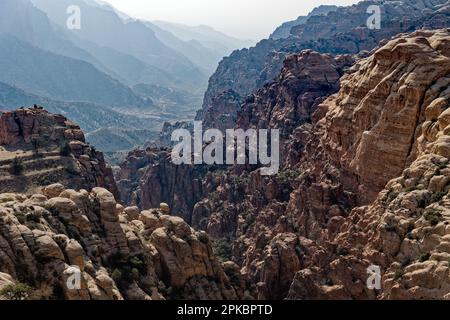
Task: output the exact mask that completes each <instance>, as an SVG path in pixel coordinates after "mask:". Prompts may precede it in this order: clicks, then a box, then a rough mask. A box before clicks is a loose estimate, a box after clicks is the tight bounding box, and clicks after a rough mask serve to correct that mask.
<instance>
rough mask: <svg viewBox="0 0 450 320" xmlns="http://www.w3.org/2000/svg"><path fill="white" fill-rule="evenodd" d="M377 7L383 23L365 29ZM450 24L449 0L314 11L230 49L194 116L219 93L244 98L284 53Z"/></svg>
mask: <svg viewBox="0 0 450 320" xmlns="http://www.w3.org/2000/svg"><path fill="white" fill-rule="evenodd" d="M372 5H376V6H379V7H380V10H381V15H382V18H381V28H380V29H369V28H368V26H367V19H368V18H369V16H370V15H371V14H372V13H368V12H367V11H368V9H369V7H370V6H372ZM449 26H450V10H449V6H448V1H447V0H433V1H430V0H426V1H415V0H405V1H384V0H371V1H361V2H360V3H358V4H357V5H353V6H349V7H342V8H339V9H338V10H336V11H331V12H329V13H328V14H327V15H326V16H325V15H313V16H312V17H310V18H309V19H308V20H307V21H306V22H305V23H304V24H300V25H298V26H296V27H293V28H292V31H291V33H292V34H291V36H289V37H288V38H280V39H267V40H262V41H260V42H259V43H258V44H257V45H256V46H255V47H252V48H249V49H242V50H238V51H235V52H233V53H232V54H231V55H230V56H229V57H226V58H224V59H223V60H222V61H221V62H220V64H219V67H218V68H217V70H216V72H215V73H214V74H213V75H212V76H211V78H210V80H209V86H208V89H207V91H206V93H205V97H204V100H203V110H202V111H200V112H199V113H198V115H197V119H198V120H200V119H203V117H202V115H206V114H207V110H208V109H211V108H212V107H213V100H216V99H217V97H218V96H220V95H221V94H222V93H223V92H226V91H229V90H232V91H233V92H234V93H235V94H237V95H239V96H242V97H245V96H247V95H248V94H250V93H251V92H252V91H254V90H256V89H258V88H260V87H262V86H263V85H265V84H266V83H268V82H271V81H272V80H273V79H274V78H275V77H276V76H278V74H279V73H280V70H281V69H282V67H283V61H284V59H285V57H286V56H287V55H289V54H292V53H298V52H300V51H302V50H304V49H312V50H315V51H317V52H321V53H331V54H358V53H360V52H362V51H364V50H368V51H370V50H372V49H373V48H375V47H376V46H377V45H378V43H379V42H380V41H381V40H384V39H390V38H391V37H393V36H395V35H397V34H399V33H402V32H412V31H414V30H419V29H421V28H429V29H437V28H445V27H449Z"/></svg>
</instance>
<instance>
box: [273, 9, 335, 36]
mask: <svg viewBox="0 0 450 320" xmlns="http://www.w3.org/2000/svg"><path fill="white" fill-rule="evenodd" d="M337 9H338V7H337V6H334V5H321V6H318V7H316V8H314V9H313V10H312V11H311V12H310V13H309V14H308V15H307V16H300V17H298V18H297V19H295V20H293V21H288V22H285V23H283V24H282V25H281V26H279V27H278V28H276V29H275V31H274V32H273V33H272V34H271V35H270V38H271V39H282V38H288V37H289V36H290V35H291V30H292V28H293V27H295V26H299V25H302V24H305V23H306V22H307V21H308V19H309V18H311V17H312V16H320V15H327V14H328V13H330V12H331V11H336V10H337Z"/></svg>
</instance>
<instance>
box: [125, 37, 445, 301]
mask: <svg viewBox="0 0 450 320" xmlns="http://www.w3.org/2000/svg"><path fill="white" fill-rule="evenodd" d="M449 43H450V29H441V30H434V31H426V30H421V31H416V32H414V33H411V34H402V35H399V36H397V37H396V38H394V39H392V40H390V41H388V42H386V43H385V44H384V45H382V46H381V47H380V48H378V49H377V50H375V51H374V52H372V53H371V54H370V55H369V56H368V57H366V58H357V61H356V62H355V63H354V64H353V66H352V67H351V68H348V66H349V65H350V64H352V63H353V62H352V59H354V58H355V57H351V56H337V57H332V56H328V55H323V54H319V53H316V52H313V51H310V50H307V51H303V52H301V53H299V54H296V55H292V56H290V57H288V58H287V59H286V61H285V62H284V68H283V69H282V72H281V74H280V75H279V76H278V77H277V78H276V80H275V81H274V82H273V83H271V84H268V85H266V86H265V87H264V88H262V89H260V90H258V91H256V92H255V93H253V94H252V95H251V96H249V97H248V98H246V100H245V102H244V103H243V105H242V106H241V110H240V112H239V113H238V114H237V124H238V126H239V127H241V128H248V127H254V128H267V127H271V128H279V129H280V130H281V131H282V135H283V137H284V139H285V140H284V141H283V145H282V148H283V149H282V167H281V170H280V172H279V174H277V175H274V176H269V177H263V176H261V175H260V173H259V171H258V170H254V169H252V168H248V167H239V166H235V167H233V168H229V170H224V169H223V168H210V170H209V172H208V173H207V174H205V172H207V171H204V173H203V176H201V174H200V175H197V176H195V181H196V182H195V183H196V185H197V186H198V188H197V189H195V188H193V187H192V186H190V187H189V188H186V187H185V184H184V182H183V181H190V182H192V181H194V180H193V179H192V175H191V173H192V172H193V171H195V170H197V172H198V171H199V170H205V168H203V167H201V166H200V167H199V166H197V167H183V169H182V171H180V170H181V168H178V170H179V171H178V174H177V178H176V181H178V182H179V183H180V184H181V185H183V187H181V188H177V189H176V191H175V192H172V191H173V190H175V189H173V187H178V185H177V183H176V182H175V179H172V180H171V181H173V182H172V183H171V184H169V185H170V186H172V189H171V188H167V187H166V189H165V190H168V193H167V194H166V196H165V197H166V198H168V199H177V200H178V201H179V203H183V204H186V203H188V201H186V200H192V198H186V193H183V189H186V190H202V192H199V193H196V194H195V197H194V198H197V197H202V199H201V200H200V201H198V202H197V203H196V204H195V205H194V209H193V211H192V215H191V216H189V215H187V216H184V215H183V216H184V218H185V219H186V220H187V221H190V222H191V224H192V225H193V227H195V228H199V229H203V230H205V231H206V232H207V233H208V234H209V236H210V237H212V239H213V244H214V245H213V247H214V250H215V253H216V254H217V255H218V256H219V257H220V258H221V259H222V260H224V261H227V260H232V261H233V262H234V263H236V264H237V265H238V266H239V267H240V269H241V273H242V276H243V278H244V280H245V282H246V283H247V284H249V285H248V286H247V290H248V292H249V293H250V294H251V295H253V296H254V297H257V298H259V299H284V298H290V299H350V298H353V299H398V298H407V299H413V298H415V299H418V298H424V299H444V298H448V295H449V292H450V287H449V283H448V281H447V279H449V272H450V271H449V270H450V269H449V263H450V262H449V258H450V251H449V246H448V244H449V239H448V236H449V232H450V229H449V222H450V220H449V219H450V218H449V217H450V205H449V201H448V193H449V190H450V173H449V172H450V171H449V156H450V153H449V152H450V151H449V150H450V140H449V139H448V137H449V128H448V126H449V125H450V122H449V119H448V111H449V110H450V108H449V104H448V101H449V90H448V85H449V83H450V78H449V75H450V46H449ZM325 80H326V81H325ZM334 92H337V93H336V94H333V93H334ZM329 94H331V95H330V96H329V97H326V96H327V95H329ZM147 152H148V153H149V154H150V152H149V151H147ZM155 152H156V151H155V150H153V151H152V154H155ZM156 153H157V152H156ZM164 154H165V156H164V157H163V159H164V160H163V161H160V160H158V158H152V159H154V161H155V162H149V163H151V165H145V162H143V161H141V160H140V159H142V157H135V156H134V155H130V157H129V160H128V161H135V163H140V165H136V166H135V168H138V169H134V172H137V173H139V174H137V175H136V176H135V179H131V181H132V184H133V183H134V187H133V188H134V189H132V190H138V192H139V193H140V194H141V195H143V194H146V196H147V197H150V198H151V197H153V195H154V193H153V192H152V190H158V188H159V187H160V186H167V184H165V182H164V183H161V181H166V180H159V179H161V178H162V177H167V176H173V174H172V173H173V172H175V170H177V168H172V167H170V166H169V167H167V165H166V163H167V162H168V161H169V160H168V159H167V157H168V152H167V151H165V153H164ZM130 167H133V166H129V165H127V164H126V163H125V164H124V166H123V167H122V172H129V170H130ZM168 168H169V169H168ZM148 172H153V173H155V172H157V174H153V177H152V178H151V179H149V177H150V175H148V174H147V173H148ZM143 177H145V178H143ZM163 179H166V178H163ZM198 179H201V181H199V180H198ZM150 181H151V183H149V182H150ZM129 185H130V184H128V186H129ZM137 186H139V187H137ZM200 186H201V187H202V188H200ZM124 190H127V192H129V189H124ZM188 193H189V194H190V191H189V192H188ZM202 194H203V196H202ZM158 200H159V199H158ZM189 206H191V202H189ZM189 206H185V208H187V207H189ZM371 265H376V266H379V267H380V269H381V272H382V290H380V291H373V290H369V289H368V288H367V286H366V280H367V278H368V274H367V271H366V269H367V268H368V267H369V266H371Z"/></svg>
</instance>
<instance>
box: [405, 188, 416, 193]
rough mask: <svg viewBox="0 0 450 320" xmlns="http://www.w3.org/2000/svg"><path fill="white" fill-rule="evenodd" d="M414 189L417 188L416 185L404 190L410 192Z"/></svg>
mask: <svg viewBox="0 0 450 320" xmlns="http://www.w3.org/2000/svg"><path fill="white" fill-rule="evenodd" d="M414 190H417V186H412V187H409V188H406V189H405V192H407V193H410V192H412V191H414Z"/></svg>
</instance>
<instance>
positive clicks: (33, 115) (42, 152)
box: [0, 106, 118, 197]
mask: <svg viewBox="0 0 450 320" xmlns="http://www.w3.org/2000/svg"><path fill="white" fill-rule="evenodd" d="M0 147H1V148H2V149H0V150H2V151H0V173H1V177H0V192H29V193H33V192H36V191H37V190H39V189H40V188H41V187H42V186H45V185H48V184H51V183H56V182H58V183H62V184H63V185H65V186H66V187H69V186H70V187H73V188H80V189H81V188H85V189H91V188H93V187H97V186H98V187H104V188H107V189H108V190H110V191H111V192H113V194H114V195H115V196H116V197H118V191H117V187H116V184H115V182H114V178H113V175H112V171H111V168H110V167H108V166H107V165H106V163H105V160H104V157H103V154H102V153H101V152H99V151H97V150H95V149H94V148H93V147H92V146H90V145H89V144H88V143H86V140H85V137H84V134H83V132H82V131H81V130H80V127H79V126H77V125H76V124H74V123H72V122H71V121H69V120H68V119H66V118H65V117H64V116H62V115H55V114H51V113H48V112H47V111H45V110H43V109H42V108H41V107H38V106H35V107H33V108H30V109H19V110H16V111H12V112H5V113H3V114H2V116H1V118H0Z"/></svg>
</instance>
